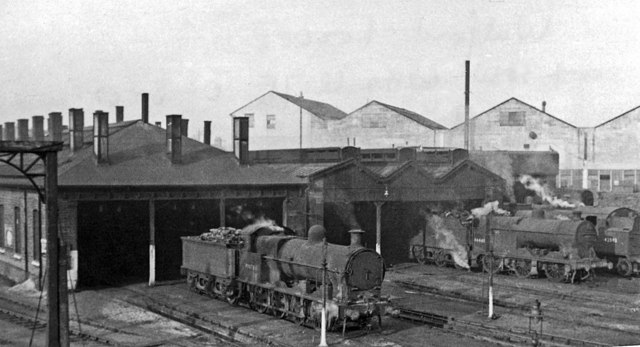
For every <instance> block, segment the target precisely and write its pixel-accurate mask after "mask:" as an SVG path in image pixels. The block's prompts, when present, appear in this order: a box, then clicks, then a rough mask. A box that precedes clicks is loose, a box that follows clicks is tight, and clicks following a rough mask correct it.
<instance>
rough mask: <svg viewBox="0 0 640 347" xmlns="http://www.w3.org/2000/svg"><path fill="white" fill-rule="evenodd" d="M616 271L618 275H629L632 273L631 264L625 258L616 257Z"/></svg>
mask: <svg viewBox="0 0 640 347" xmlns="http://www.w3.org/2000/svg"><path fill="white" fill-rule="evenodd" d="M616 271H617V272H618V274H619V275H620V276H624V277H629V276H631V274H632V273H633V264H631V262H630V261H629V259H627V258H620V259H618V264H616Z"/></svg>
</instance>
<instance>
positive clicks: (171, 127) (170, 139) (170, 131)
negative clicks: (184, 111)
mask: <svg viewBox="0 0 640 347" xmlns="http://www.w3.org/2000/svg"><path fill="white" fill-rule="evenodd" d="M181 128H182V115H179V114H171V115H168V116H167V156H168V157H169V159H171V163H173V164H179V163H181V162H182V131H181Z"/></svg>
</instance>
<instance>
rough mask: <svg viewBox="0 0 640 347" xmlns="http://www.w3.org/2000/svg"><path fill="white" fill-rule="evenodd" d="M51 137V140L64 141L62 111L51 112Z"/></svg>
mask: <svg viewBox="0 0 640 347" xmlns="http://www.w3.org/2000/svg"><path fill="white" fill-rule="evenodd" d="M49 139H51V141H56V142H60V141H62V113H60V112H51V113H49Z"/></svg>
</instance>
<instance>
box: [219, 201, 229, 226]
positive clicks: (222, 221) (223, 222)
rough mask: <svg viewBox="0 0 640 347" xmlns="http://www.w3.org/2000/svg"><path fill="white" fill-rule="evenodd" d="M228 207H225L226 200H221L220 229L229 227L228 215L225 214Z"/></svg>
mask: <svg viewBox="0 0 640 347" xmlns="http://www.w3.org/2000/svg"><path fill="white" fill-rule="evenodd" d="M226 209H227V208H226V206H225V201H224V198H222V199H220V211H219V213H220V227H221V228H222V227H225V226H227V225H226V224H227V223H226V219H227V214H226V213H225V211H226Z"/></svg>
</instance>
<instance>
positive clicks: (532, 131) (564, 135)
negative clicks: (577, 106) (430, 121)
mask: <svg viewBox="0 0 640 347" xmlns="http://www.w3.org/2000/svg"><path fill="white" fill-rule="evenodd" d="M464 128H465V126H464V123H462V124H459V125H457V126H455V127H453V128H451V129H450V130H448V131H445V135H444V136H443V138H444V142H443V145H444V146H447V147H461V148H463V147H464V131H465V130H464ZM583 147H584V131H583V130H582V129H580V128H578V127H576V126H574V125H573V124H570V123H568V122H566V121H563V120H562V119H559V118H557V117H555V116H553V115H551V114H549V113H547V112H546V111H545V110H544V105H543V109H539V108H537V107H534V106H532V105H530V104H527V103H525V102H523V101H521V100H518V99H516V98H510V99H508V100H506V101H504V102H502V103H500V104H498V105H496V106H494V107H492V108H490V109H488V110H486V111H484V112H482V113H480V114H478V115H477V116H475V117H473V118H472V119H470V121H469V150H471V151H549V150H552V151H555V152H558V153H559V161H560V163H559V165H560V169H575V168H581V167H582V161H583V159H582V154H583V151H584V148H583Z"/></svg>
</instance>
